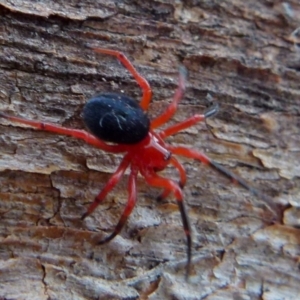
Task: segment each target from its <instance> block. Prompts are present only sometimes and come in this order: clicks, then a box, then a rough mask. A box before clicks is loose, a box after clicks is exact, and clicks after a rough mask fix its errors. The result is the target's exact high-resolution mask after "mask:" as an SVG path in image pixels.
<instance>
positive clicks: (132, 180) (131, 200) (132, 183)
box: [98, 169, 137, 245]
mask: <svg viewBox="0 0 300 300" xmlns="http://www.w3.org/2000/svg"><path fill="white" fill-rule="evenodd" d="M136 177H137V170H134V169H132V170H131V172H130V175H129V180H128V192H129V196H128V202H127V204H126V206H125V209H124V211H123V213H122V215H121V218H120V220H119V222H118V224H117V226H116V227H115V229H114V231H113V232H112V233H111V234H110V235H109V236H108V237H106V238H104V239H103V240H102V241H100V242H98V244H100V245H102V244H105V243H107V242H109V241H110V240H112V239H113V238H114V237H115V236H116V235H118V234H119V233H120V231H121V230H122V228H123V227H124V225H125V223H126V221H127V219H128V217H129V215H130V214H131V212H132V210H133V208H134V206H135V204H136V198H137V193H136Z"/></svg>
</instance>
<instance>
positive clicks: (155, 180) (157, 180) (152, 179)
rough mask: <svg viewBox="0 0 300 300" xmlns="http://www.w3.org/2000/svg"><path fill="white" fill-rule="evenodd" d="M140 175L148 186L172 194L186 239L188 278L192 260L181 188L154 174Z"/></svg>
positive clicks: (189, 227) (189, 233)
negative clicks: (162, 189)
mask: <svg viewBox="0 0 300 300" xmlns="http://www.w3.org/2000/svg"><path fill="white" fill-rule="evenodd" d="M141 173H142V175H143V176H144V177H145V179H146V181H147V183H148V184H150V185H152V186H155V187H159V188H164V189H166V190H168V191H171V192H173V193H174V195H175V198H176V201H177V204H178V207H179V211H180V214H181V219H182V224H183V228H184V233H185V235H186V239H187V266H186V277H188V276H189V273H190V268H191V259H192V238H191V226H190V222H189V219H188V215H187V213H186V210H185V206H184V203H183V195H182V190H181V188H180V187H179V186H178V185H177V184H176V183H175V182H173V181H172V180H170V179H167V178H163V177H160V176H158V175H157V174H156V173H154V172H151V171H149V170H141Z"/></svg>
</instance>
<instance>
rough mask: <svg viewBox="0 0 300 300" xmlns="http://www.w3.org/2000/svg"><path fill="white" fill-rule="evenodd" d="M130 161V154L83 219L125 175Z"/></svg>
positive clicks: (123, 160) (83, 216)
mask: <svg viewBox="0 0 300 300" xmlns="http://www.w3.org/2000/svg"><path fill="white" fill-rule="evenodd" d="M129 163H130V159H129V155H125V156H124V158H123V159H122V161H121V163H120V165H119V167H118V169H117V170H116V172H115V173H114V174H113V175H112V177H111V178H110V179H109V180H108V182H107V183H106V185H105V186H104V188H103V189H102V190H101V192H100V193H99V194H98V196H97V197H96V198H95V200H94V201H93V202H92V203H91V205H90V206H89V208H88V210H87V212H86V213H84V214H83V215H82V217H81V220H84V219H85V218H86V217H87V216H89V215H90V214H91V213H92V212H93V211H94V210H95V209H96V207H97V206H98V205H99V204H100V203H101V202H102V201H103V200H104V199H105V197H106V195H107V194H108V193H109V192H110V191H111V190H112V189H113V188H114V186H115V185H116V184H117V183H118V182H119V181H120V179H121V177H122V176H123V174H124V172H125V171H126V169H127V167H128V166H129Z"/></svg>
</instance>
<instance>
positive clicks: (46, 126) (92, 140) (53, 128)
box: [0, 112, 127, 153]
mask: <svg viewBox="0 0 300 300" xmlns="http://www.w3.org/2000/svg"><path fill="white" fill-rule="evenodd" d="M1 118H4V119H7V120H9V121H12V122H18V123H21V124H26V125H29V126H31V127H34V128H37V129H39V130H43V131H49V132H54V133H57V134H62V135H68V136H72V137H74V138H77V139H81V140H84V141H85V142H86V143H87V144H90V145H93V146H95V147H97V148H100V149H102V150H105V151H108V152H113V153H119V152H124V151H126V150H127V149H126V147H124V146H123V145H109V144H106V143H105V142H103V141H101V140H99V139H97V138H96V137H94V136H93V135H91V134H89V133H88V132H87V131H85V130H79V129H72V128H66V127H62V126H58V125H55V124H51V123H44V122H39V121H32V120H28V119H24V118H20V117H15V116H10V115H6V114H4V113H2V112H0V119H1Z"/></svg>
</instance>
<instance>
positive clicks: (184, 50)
mask: <svg viewBox="0 0 300 300" xmlns="http://www.w3.org/2000/svg"><path fill="white" fill-rule="evenodd" d="M175 3H176V4H175ZM299 24H300V4H299V1H298V0H293V1H288V2H282V1H258V0H255V1H242V0H231V1H229V0H227V1H216V0H210V1H197V0H190V1H166V0H157V1H139V0H137V1H111V0H108V1H104V0H97V1H74V0H70V1H47V0H42V1H29V0H17V1H5V0H1V1H0V40H1V51H0V73H1V75H0V111H5V112H7V113H10V114H13V115H18V116H22V117H26V118H30V119H34V120H43V121H47V122H52V123H56V124H61V125H63V126H66V127H73V128H83V127H84V125H83V123H82V120H81V116H80V115H81V109H82V107H83V105H84V103H85V102H86V101H87V99H88V98H89V97H91V96H92V95H94V94H95V93H97V92H103V91H115V92H119V91H122V92H124V93H125V94H128V95H129V96H131V97H134V98H136V99H137V101H139V99H140V97H141V91H140V88H139V86H138V85H137V84H136V82H135V81H134V79H133V78H132V77H131V76H130V74H129V73H128V72H127V71H126V70H125V69H124V68H123V66H122V65H121V64H119V63H118V62H117V61H116V60H115V59H114V58H112V57H107V56H105V55H100V54H95V53H93V52H92V51H90V50H88V49H86V48H85V47H84V45H85V44H90V45H93V46H100V47H106V48H112V49H116V50H121V51H123V52H124V53H125V54H126V55H127V56H128V57H129V58H130V59H131V61H132V62H133V63H134V65H135V66H136V67H137V69H138V70H139V71H140V73H141V74H142V75H143V76H145V77H146V78H147V79H148V81H149V83H150V84H151V86H152V89H153V92H154V96H153V100H152V104H151V108H150V110H149V115H150V116H151V118H153V117H154V116H156V115H158V114H159V113H160V112H162V111H163V109H164V108H165V107H166V106H167V104H168V103H169V102H170V99H171V98H172V95H173V93H174V91H175V89H176V85H177V77H178V66H179V65H180V64H183V65H185V66H186V68H187V69H188V70H189V82H188V88H187V91H186V95H185V97H184V99H183V100H182V101H181V104H180V106H179V110H178V112H177V114H176V116H174V118H173V120H172V122H173V123H174V122H178V121H179V120H182V119H184V118H185V117H188V116H190V115H192V114H195V113H200V112H203V111H204V110H205V108H206V105H207V100H206V96H207V94H210V95H211V97H212V98H213V99H214V100H215V101H217V102H218V103H219V104H220V107H221V109H220V113H219V114H218V115H217V116H216V117H215V118H214V119H211V120H209V121H208V124H209V127H210V128H211V130H210V131H209V130H208V129H207V127H206V126H205V124H199V125H197V126H195V127H193V128H190V129H187V130H185V131H184V132H182V133H180V134H178V135H176V136H174V137H172V138H170V139H169V140H168V141H169V142H170V143H172V144H184V145H186V146H188V147H192V148H195V149H198V150H201V151H203V152H205V153H206V154H208V155H209V156H210V157H211V158H213V159H214V160H216V161H217V162H219V163H220V164H222V165H224V166H225V167H226V168H228V169H230V170H232V171H234V172H237V173H239V174H240V175H241V176H242V177H244V178H245V179H246V180H247V181H249V182H252V184H253V186H254V187H256V188H258V189H260V190H261V191H263V192H264V193H265V194H266V195H267V196H269V197H271V198H272V201H274V203H276V204H281V206H282V211H281V214H282V215H281V214H279V216H278V223H276V224H272V223H270V220H269V217H270V214H269V210H268V209H267V208H266V207H265V206H264V204H263V201H262V200H261V199H258V198H257V197H254V196H253V195H251V194H249V193H248V192H247V191H244V190H243V189H242V188H240V187H237V186H235V185H233V184H231V183H230V182H229V181H228V180H227V179H226V178H223V177H222V176H220V175H219V174H218V173H216V172H215V171H214V170H211V169H209V168H206V167H204V166H202V165H201V164H199V163H198V162H196V161H191V160H187V159H182V160H181V161H182V162H183V164H184V166H185V168H186V170H187V176H188V183H187V185H186V188H185V190H184V195H185V202H186V205H187V210H188V213H189V216H190V219H191V223H192V229H193V268H192V271H191V276H190V280H189V282H186V281H185V280H184V273H185V263H186V245H185V236H184V233H183V229H182V224H181V218H180V215H179V212H178V210H177V206H176V203H175V202H173V199H172V197H169V199H168V202H163V203H158V202H157V201H156V200H155V199H156V196H157V195H158V194H159V192H160V191H158V190H157V189H154V188H150V187H148V186H147V185H146V184H145V182H144V181H143V179H142V178H139V182H138V190H139V195H138V204H137V206H136V208H135V210H134V212H133V214H132V215H131V217H130V219H129V221H128V223H127V225H126V226H125V228H124V230H123V231H122V233H121V234H120V236H118V237H116V238H115V239H114V240H113V241H111V242H110V243H109V244H106V245H102V246H97V245H96V243H97V241H98V240H99V239H101V238H103V237H104V236H106V234H108V233H109V232H111V231H112V230H113V228H114V226H115V224H116V223H117V221H118V218H119V216H120V214H121V212H122V209H123V207H124V204H125V202H126V197H127V190H126V189H127V183H126V181H127V179H128V176H127V175H125V176H124V179H123V180H122V182H121V183H120V184H119V185H118V186H117V187H116V188H115V189H114V191H113V192H112V193H111V194H109V196H108V197H107V199H106V201H105V202H104V203H103V205H101V206H100V207H99V208H98V209H97V210H96V211H95V213H94V214H93V215H91V216H90V217H88V218H87V219H86V220H85V221H83V222H82V221H81V220H80V217H81V215H82V214H83V213H84V212H85V211H86V208H87V206H88V204H89V203H90V202H92V201H93V199H94V197H95V196H96V195H97V193H98V192H99V191H100V189H101V188H102V187H103V186H104V185H105V183H106V182H107V180H108V179H109V177H110V176H111V175H112V173H113V172H114V170H115V169H116V167H117V165H118V163H119V162H120V158H121V157H122V156H121V155H112V154H108V153H105V152H103V151H100V150H99V149H96V148H93V147H91V146H88V145H86V144H84V143H83V142H81V141H78V140H75V139H72V138H69V137H65V136H58V135H54V134H51V133H45V132H41V131H36V130H32V129H30V128H26V127H24V126H19V125H17V124H12V123H9V122H7V121H5V120H0V124H1V125H0V149H1V152H0V183H1V186H0V213H1V219H0V297H1V299H10V300H16V299H18V300H23V299H31V300H34V299H39V300H44V299H45V300H46V299H59V300H62V299H151V300H153V299H206V300H208V299H209V300H212V299H214V300H215V299H254V300H255V299H272V300H279V299H299V298H300V296H299V295H300V286H299V280H300V271H299V268H300V264H299V254H300V230H299V229H297V227H299V226H300V208H299V206H300V178H299V177H300V176H299V174H300V142H299V139H300V130H299V127H300V113H299V111H300V108H299V97H300V73H299V70H300V46H299V45H300V37H299V36H300V30H297V28H298V27H299V26H300V25H299ZM172 122H171V123H172ZM162 174H163V175H164V176H166V177H171V178H174V179H175V180H176V179H177V178H178V174H177V173H176V172H174V170H172V169H171V168H168V169H167V170H165V171H164V172H163V173H162Z"/></svg>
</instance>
